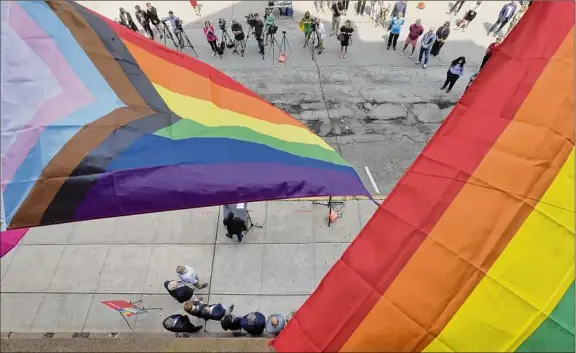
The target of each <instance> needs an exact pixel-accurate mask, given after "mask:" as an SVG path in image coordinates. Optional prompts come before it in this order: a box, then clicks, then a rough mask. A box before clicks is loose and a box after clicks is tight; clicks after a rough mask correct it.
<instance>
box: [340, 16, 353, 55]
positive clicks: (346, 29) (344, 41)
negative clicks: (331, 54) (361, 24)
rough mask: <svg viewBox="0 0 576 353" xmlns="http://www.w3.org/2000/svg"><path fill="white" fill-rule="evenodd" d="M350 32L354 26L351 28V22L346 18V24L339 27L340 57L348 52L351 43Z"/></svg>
mask: <svg viewBox="0 0 576 353" xmlns="http://www.w3.org/2000/svg"><path fill="white" fill-rule="evenodd" d="M352 32H354V28H352V22H350V20H347V21H346V24H345V25H344V26H342V28H340V34H339V35H338V39H339V40H340V57H341V58H346V54H348V46H349V45H350V44H352V38H351V37H352Z"/></svg>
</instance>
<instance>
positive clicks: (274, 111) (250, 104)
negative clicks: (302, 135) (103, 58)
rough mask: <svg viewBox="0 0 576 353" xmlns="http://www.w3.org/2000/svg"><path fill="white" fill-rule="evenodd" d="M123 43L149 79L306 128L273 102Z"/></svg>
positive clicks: (224, 105) (228, 106) (226, 106)
mask: <svg viewBox="0 0 576 353" xmlns="http://www.w3.org/2000/svg"><path fill="white" fill-rule="evenodd" d="M124 45H126V47H127V48H128V50H130V53H131V54H132V56H134V58H135V59H136V61H137V62H138V65H139V66H140V68H141V69H142V71H144V72H145V73H146V75H148V78H149V79H150V81H152V82H153V83H155V84H159V85H161V86H162V87H165V88H166V89H168V90H170V91H172V92H176V93H179V94H182V95H185V96H192V97H196V98H199V99H202V100H206V101H211V102H213V103H214V104H215V105H216V106H218V107H219V108H221V109H227V110H231V111H235V112H238V113H240V114H244V115H248V116H250V117H253V118H256V119H260V120H264V121H268V122H271V123H275V124H285V125H292V126H297V127H302V128H306V127H305V126H304V125H302V124H301V123H300V122H299V121H298V120H296V119H294V118H293V117H291V116H289V115H288V114H286V113H285V112H283V111H282V110H280V109H279V108H276V107H274V106H273V105H271V104H270V103H267V102H265V101H263V100H260V99H256V98H254V97H251V96H247V95H245V94H243V93H240V92H237V91H234V90H232V89H229V88H226V87H222V86H219V85H217V84H216V83H214V82H213V81H211V80H210V79H209V78H206V77H205V76H202V75H200V74H197V73H195V72H193V71H190V70H186V69H184V68H182V67H180V66H177V65H174V64H171V63H170V62H168V61H166V60H164V59H162V58H160V57H158V56H156V55H153V54H151V53H150V52H148V51H146V50H145V49H142V48H140V47H138V46H136V45H134V44H132V43H131V42H129V41H127V40H124ZM306 129H307V128H306Z"/></svg>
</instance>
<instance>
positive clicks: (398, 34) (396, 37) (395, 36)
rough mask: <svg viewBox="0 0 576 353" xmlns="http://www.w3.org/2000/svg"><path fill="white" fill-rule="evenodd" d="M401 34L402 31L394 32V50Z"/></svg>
mask: <svg viewBox="0 0 576 353" xmlns="http://www.w3.org/2000/svg"><path fill="white" fill-rule="evenodd" d="M399 36H400V33H397V34H394V41H393V42H392V48H393V49H394V50H396V44H398V37H399Z"/></svg>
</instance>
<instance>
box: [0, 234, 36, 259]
mask: <svg viewBox="0 0 576 353" xmlns="http://www.w3.org/2000/svg"><path fill="white" fill-rule="evenodd" d="M28 229H30V228H20V229H11V230H7V231H5V232H0V257H2V256H4V255H5V254H6V253H7V252H8V251H10V250H12V248H14V247H15V246H16V244H18V242H19V241H20V239H22V237H23V236H24V235H26V232H28Z"/></svg>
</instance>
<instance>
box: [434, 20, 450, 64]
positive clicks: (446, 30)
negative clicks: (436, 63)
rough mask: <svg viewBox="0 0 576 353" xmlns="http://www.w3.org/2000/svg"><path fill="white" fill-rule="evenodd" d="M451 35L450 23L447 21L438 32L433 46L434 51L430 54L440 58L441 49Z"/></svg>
mask: <svg viewBox="0 0 576 353" xmlns="http://www.w3.org/2000/svg"><path fill="white" fill-rule="evenodd" d="M449 35H450V21H446V22H445V23H444V25H443V26H442V27H440V28H438V30H437V31H436V41H435V42H434V44H433V45H432V49H431V50H430V54H431V55H434V56H438V55H439V54H440V49H442V47H443V46H444V43H446V39H448V36H449Z"/></svg>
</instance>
